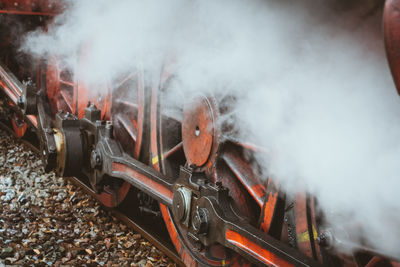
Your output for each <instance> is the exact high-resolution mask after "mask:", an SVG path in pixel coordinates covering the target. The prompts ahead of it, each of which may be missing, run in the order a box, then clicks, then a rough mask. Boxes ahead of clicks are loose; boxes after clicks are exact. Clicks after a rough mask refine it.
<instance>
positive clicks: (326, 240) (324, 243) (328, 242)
mask: <svg viewBox="0 0 400 267" xmlns="http://www.w3.org/2000/svg"><path fill="white" fill-rule="evenodd" d="M315 241H317V243H318V245H320V246H321V247H324V248H329V247H331V246H332V242H333V236H332V233H331V232H330V231H325V232H323V233H321V234H319V235H318V237H317V238H316V239H315Z"/></svg>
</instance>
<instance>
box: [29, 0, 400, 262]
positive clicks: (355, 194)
mask: <svg viewBox="0 0 400 267" xmlns="http://www.w3.org/2000/svg"><path fill="white" fill-rule="evenodd" d="M374 2H378V1H322V0H321V1H315V0H313V1H312V0H302V1H299V0H288V1H278V0H270V1H268V0H263V1H261V0H258V1H256V0H253V1H248V0H247V1H241V0H229V1H227V0H220V1H213V0H202V1H195V0H194V1H185V0H170V1H156V0H147V1H139V0H135V1H133V0H121V1H108V0H99V1H89V0H87V1H82V0H81V1H71V2H68V4H69V6H70V7H69V9H68V10H67V11H66V12H65V13H64V14H62V15H60V16H58V17H57V18H56V19H55V22H54V23H53V24H52V25H51V26H50V27H49V29H48V31H47V32H41V31H37V32H33V33H31V34H30V35H29V36H28V37H27V38H26V41H25V45H24V47H23V49H24V50H25V51H27V52H29V53H32V54H36V55H38V56H42V55H45V54H46V53H49V54H56V55H59V56H60V57H62V58H64V59H65V60H66V62H67V63H68V64H69V65H70V66H73V65H74V64H76V60H77V58H76V51H77V50H78V49H79V48H80V47H81V46H82V45H84V46H87V47H90V49H86V51H85V63H84V66H83V67H82V68H81V70H80V71H81V75H82V76H81V77H80V78H81V79H83V80H84V81H85V82H86V83H88V84H97V83H104V82H108V81H112V80H113V79H115V78H117V77H118V75H120V74H121V73H123V72H125V71H126V70H129V69H133V68H135V67H136V66H138V64H140V65H141V66H142V67H143V68H144V69H145V70H146V71H147V72H149V73H155V74H158V73H159V71H160V67H161V65H162V63H163V62H164V60H165V58H167V57H169V56H171V55H172V57H173V58H175V59H176V65H177V68H176V69H175V75H176V76H177V77H178V79H179V81H180V83H179V85H180V86H181V87H182V88H185V90H189V91H192V92H198V91H201V92H218V93H224V94H233V95H236V96H239V97H238V103H237V105H236V107H235V109H234V114H235V117H236V118H237V120H238V121H237V125H240V127H241V129H240V130H241V132H240V134H241V135H242V137H243V138H244V137H246V139H248V138H249V136H250V138H251V139H252V140H253V141H254V143H257V144H259V145H260V146H263V147H266V148H267V149H268V153H267V155H264V157H260V162H261V165H262V166H265V170H264V171H265V173H266V174H267V175H272V176H273V177H275V178H276V179H279V180H280V182H281V183H283V184H284V185H285V187H286V188H287V189H288V190H289V191H291V192H293V191H296V190H298V189H299V188H306V189H307V190H308V191H309V192H311V193H312V194H314V195H315V196H317V198H318V200H319V204H320V206H321V207H322V209H323V210H324V211H326V212H327V213H326V214H327V219H328V221H329V223H330V224H331V225H332V227H334V228H338V229H345V230H346V229H347V230H350V229H352V230H351V231H353V234H354V225H360V226H361V227H360V228H359V229H361V228H362V230H360V233H355V234H356V235H358V234H360V236H358V237H360V238H361V237H362V238H363V239H364V240H366V241H367V242H369V243H371V244H373V245H374V246H376V247H377V248H379V249H381V250H383V251H384V252H386V253H391V254H394V255H399V253H400V239H399V236H400V230H399V227H398V226H399V223H400V218H399V211H400V201H399V200H400V194H399V193H398V192H399V189H400V179H399V173H400V141H399V140H400V98H399V97H398V95H397V93H396V90H395V88H394V85H393V82H392V79H391V76H390V72H389V70H388V67H387V63H386V59H385V53H384V47H383V38H382V33H381V21H380V20H381V13H382V11H381V10H379V9H378V10H375V11H376V12H375V13H374V12H371V7H373V4H374ZM349 225H350V226H349ZM362 232H364V233H366V234H365V235H361V234H362Z"/></svg>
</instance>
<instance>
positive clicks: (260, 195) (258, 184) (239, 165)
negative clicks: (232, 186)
mask: <svg viewBox="0 0 400 267" xmlns="http://www.w3.org/2000/svg"><path fill="white" fill-rule="evenodd" d="M222 158H223V159H224V161H225V163H226V164H227V165H228V167H229V169H230V170H231V171H232V172H233V174H234V175H235V176H236V177H237V178H238V180H239V181H240V182H241V183H242V184H243V186H244V187H245V188H246V189H247V191H248V192H249V193H250V194H251V195H252V196H253V197H254V199H255V200H256V202H257V204H258V205H259V206H260V207H262V206H263V205H264V202H265V187H264V185H263V183H262V181H260V179H259V178H258V177H257V176H256V175H255V174H254V172H253V170H252V169H251V168H250V166H249V164H248V163H247V162H245V161H244V160H243V159H242V158H241V157H240V156H239V155H238V152H236V151H234V150H232V151H228V152H225V153H223V155H222Z"/></svg>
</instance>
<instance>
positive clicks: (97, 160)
mask: <svg viewBox="0 0 400 267" xmlns="http://www.w3.org/2000/svg"><path fill="white" fill-rule="evenodd" d="M101 164H102V160H101V153H100V152H99V151H97V150H92V153H91V154H90V166H91V167H92V168H93V169H95V168H100V167H101Z"/></svg>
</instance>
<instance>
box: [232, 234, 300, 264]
mask: <svg viewBox="0 0 400 267" xmlns="http://www.w3.org/2000/svg"><path fill="white" fill-rule="evenodd" d="M225 237H226V240H227V241H228V242H230V243H232V244H233V245H235V246H237V247H238V248H240V249H241V250H243V251H244V252H247V253H250V254H252V255H253V256H255V257H256V258H258V259H259V260H260V261H262V262H264V263H265V264H266V265H268V266H276V267H289V266H293V267H294V265H292V264H290V263H289V262H287V261H285V260H283V259H281V258H279V257H277V256H276V255H275V254H273V253H272V252H270V251H268V250H265V249H263V248H262V247H261V246H259V245H257V244H256V243H254V242H252V241H251V240H249V239H248V238H246V237H244V236H242V235H240V234H239V233H237V232H235V231H232V230H229V229H228V230H226V232H225Z"/></svg>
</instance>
